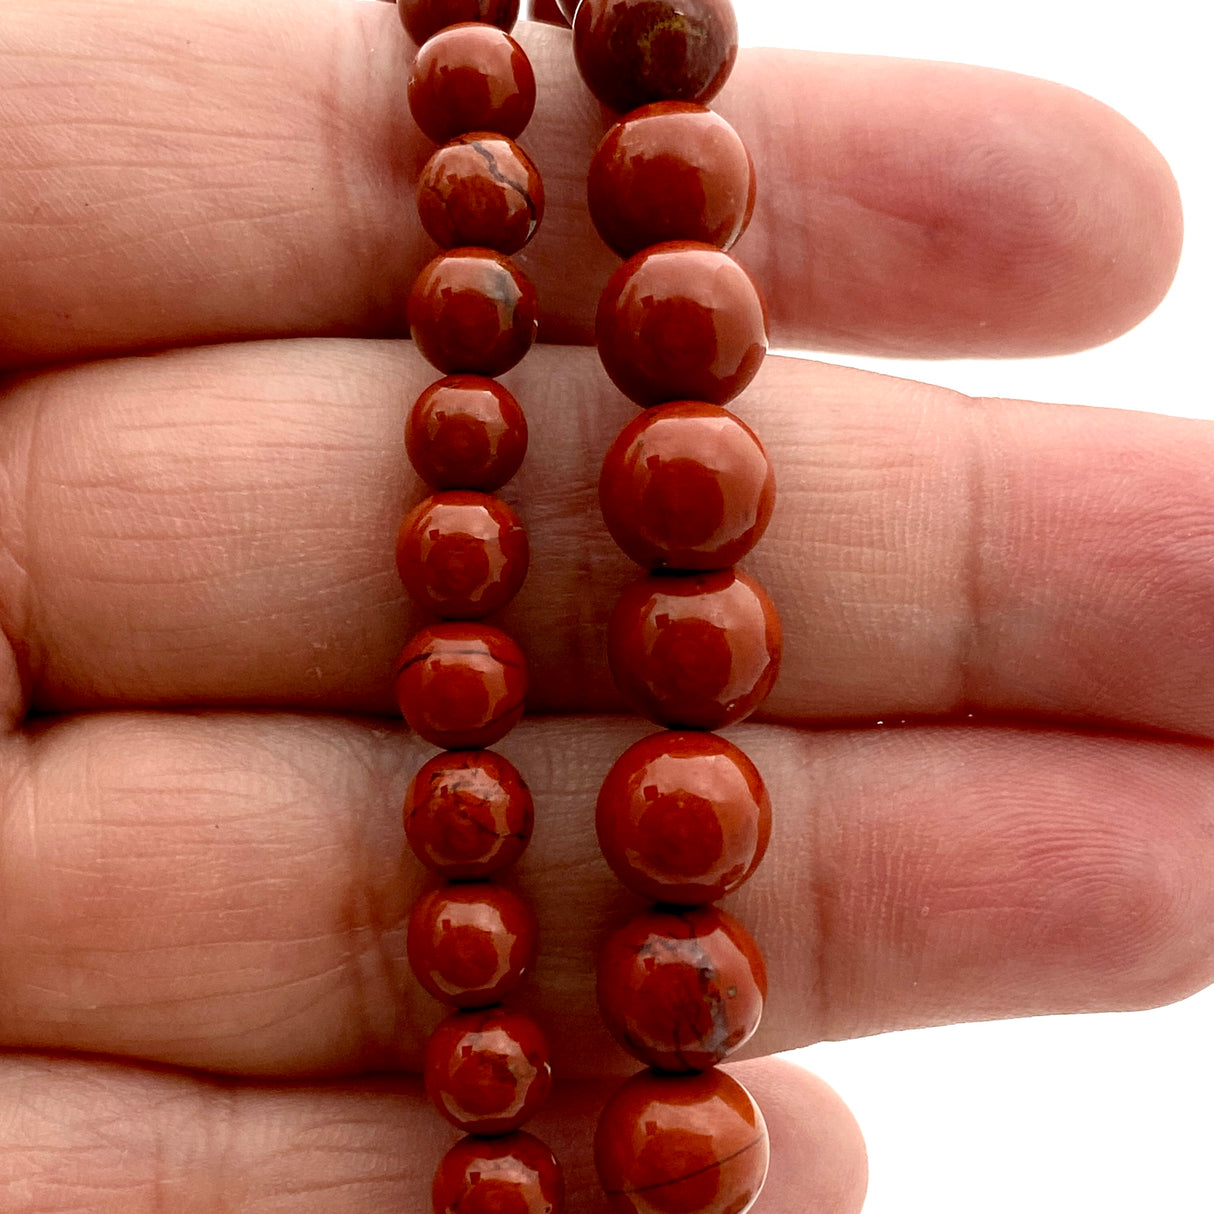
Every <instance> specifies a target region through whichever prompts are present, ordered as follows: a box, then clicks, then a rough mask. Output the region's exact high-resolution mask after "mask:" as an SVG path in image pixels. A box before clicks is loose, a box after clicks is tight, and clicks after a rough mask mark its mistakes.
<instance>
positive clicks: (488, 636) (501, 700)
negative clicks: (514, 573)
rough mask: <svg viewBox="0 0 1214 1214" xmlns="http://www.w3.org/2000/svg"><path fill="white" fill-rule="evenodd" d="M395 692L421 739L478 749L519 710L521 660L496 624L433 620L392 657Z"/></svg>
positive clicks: (502, 732) (523, 676) (523, 678)
mask: <svg viewBox="0 0 1214 1214" xmlns="http://www.w3.org/2000/svg"><path fill="white" fill-rule="evenodd" d="M395 691H396V700H397V703H398V704H399V705H400V710H401V714H402V715H403V716H404V718H405V720H406V721H407V722H408V724H409V728H410V729H412V730H413V732H414V733H416V734H417V735H418V736H419V737H422V738H424V739H425V740H426V741H427V742H429V743H431V744H432V745H434V746H441V747H443V748H444V749H446V750H481V749H483V748H484V747H486V746H492V745H493V743H494V742H497V741H499V740H500V739H501V738H504V737H505V736H506V734H508V733H509V732H510V731H511V730H512V729H513V728H514V727H515V725H517V724H518V721H519V718H520V717H521V716H522V715H523V702H524V700H525V699H526V695H527V663H526V659H525V658H524V657H523V651H522V650H521V649H519V647H518V645H516V644H515V643H514V641H513V640H511V638H510V637H509V636H507V635H506V633H504V632H503V631H502V630H501V629H500V628H493V627H491V626H490V625H488V624H431V625H430V626H429V627H428V628H422V629H421V630H420V631H419V632H418V633H417V634H416V635H415V636H414V637H413V638H412V639H411V640H410V641H409V643H408V644H407V645H406V646H405V647H404V649H403V650H402V651H401V653H400V656H399V657H398V658H397V659H396V667H395Z"/></svg>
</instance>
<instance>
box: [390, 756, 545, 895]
mask: <svg viewBox="0 0 1214 1214" xmlns="http://www.w3.org/2000/svg"><path fill="white" fill-rule="evenodd" d="M404 818H405V836H406V837H407V838H408V840H409V846H410V847H411V848H412V849H413V854H414V855H415V856H417V858H418V859H419V860H420V861H421V862H422V863H423V864H424V865H425V866H426V867H427V868H430V869H433V871H434V872H436V873H439V874H441V875H442V876H444V877H447V878H449V879H462V880H467V879H470V878H479V877H488V876H491V875H492V874H493V873H496V872H500V871H501V870H502V869H504V868H508V867H509V866H510V865H511V864H513V863H514V862H515V861H516V860H517V859H518V858H519V856H521V855H522V854H523V852H524V850H525V849H526V847H527V844H528V842H530V840H531V831H532V828H533V826H534V824H535V810H534V807H533V805H532V802H531V790H530V789H529V788H528V787H527V785H526V783H525V782H524V780H523V777H522V776H520V775H519V773H518V772H517V771H516V770H515V767H514V765H513V764H512V763H510V762H508V761H507V760H506V759H503V758H502V756H501V755H499V754H494V753H493V751H491V750H461V751H455V752H450V751H448V752H445V753H443V754H440V755H435V756H434V758H432V759H431V760H430V761H429V762H428V763H426V764H424V765H423V767H422V768H421V770H420V771H419V772H418V773H417V775H416V776H414V778H413V783H412V784H410V785H409V792H408V794H407V795H406V797H405V807H404Z"/></svg>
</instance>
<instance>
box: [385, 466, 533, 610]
mask: <svg viewBox="0 0 1214 1214" xmlns="http://www.w3.org/2000/svg"><path fill="white" fill-rule="evenodd" d="M530 557H531V550H530V547H529V546H528V543H527V531H526V529H525V528H524V527H523V524H522V523H521V522H520V521H519V518H518V515H517V514H515V513H514V511H513V510H511V509H510V507H509V506H507V505H506V503H505V502H503V501H502V499H501V498H500V497H493V496H492V495H491V494H488V493H475V492H472V491H469V490H467V489H452V490H448V491H447V492H445V493H436V494H434V495H433V496H432V497H428V498H425V499H424V500H423V501H421V502H419V503H418V504H417V505H416V506H414V508H413V509H412V510H410V511H409V513H408V514H406V515H405V517H404V520H403V522H402V523H401V525H400V531H399V533H398V535H397V537H396V568H397V572H398V573H399V574H400V580H401V583H402V584H403V585H404V587H405V589H406V590H407V591H408V593H409V597H410V598H412V599H413V601H414V602H415V603H417V605H418V606H419V607H422V608H424V609H425V610H426V611H429V612H432V613H433V614H434V615H436V616H438V617H439V618H440V619H444V620H479V619H483V618H484V617H485V616H487V615H492V614H493V613H494V612H495V611H500V610H501V609H502V608H503V607H504V606H505V605H506V604H507V603H508V602H510V600H511V599H512V598H514V596H515V595H516V594H517V593H518V592H519V588H520V587H521V586H522V584H523V582H524V580H525V579H526V577H527V565H528V562H529V561H530Z"/></svg>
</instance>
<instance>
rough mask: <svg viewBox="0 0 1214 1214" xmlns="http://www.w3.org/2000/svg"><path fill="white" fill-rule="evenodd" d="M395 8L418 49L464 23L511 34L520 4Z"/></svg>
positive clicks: (453, 0) (425, 1) (418, 0)
mask: <svg viewBox="0 0 1214 1214" xmlns="http://www.w3.org/2000/svg"><path fill="white" fill-rule="evenodd" d="M396 4H397V8H398V10H399V11H400V19H401V22H402V24H403V25H404V27H405V29H406V30H407V31H408V33H409V37H410V38H412V39H413V41H414V42H416V43H417V44H418V45H419V46H420V45H421V44H422V43H423V42H425V41H426V39H427V38H433V37H434V35H435V34H437V33H438V31H439V30H441V29H445V28H446V27H447V26H448V25H458V24H459V23H460V22H462V21H484V22H486V23H488V24H490V25H496V26H497V27H498V29H501V30H505V31H506V32H507V33H509V31H510V30H512V29H513V28H514V23H515V22H516V21H517V20H518V9H519V0H396Z"/></svg>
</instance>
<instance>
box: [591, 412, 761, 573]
mask: <svg viewBox="0 0 1214 1214" xmlns="http://www.w3.org/2000/svg"><path fill="white" fill-rule="evenodd" d="M775 502H776V478H775V475H774V473H773V472H772V470H771V462H770V461H769V460H768V458H767V453H766V452H765V451H764V450H763V444H762V443H760V442H759V440H758V438H757V437H756V436H755V433H754V431H753V430H751V428H750V427H749V426H747V425H746V423H745V422H743V421H741V420H740V419H739V418H737V417H735V416H734V415H733V414H732V413H727V412H726V411H725V410H724V409H722V408H720V407H719V406H717V405H707V404H703V403H701V402H698V401H677V402H675V403H673V404H669V405H659V406H657V407H656V408H653V409H647V410H646V411H645V412H644V413H641V414H640V415H639V416H637V417H635V418H634V419H633V420H632V421H631V422H630V423H629V424H628V425H627V426H625V427H624V429H623V430H622V431H621V432H620V434H619V435H618V436H617V437H616V440H615V441H614V442H613V443H612V444H611V447H610V448H609V449H608V451H607V455H606V457H605V458H604V460H603V470H602V474H601V476H600V477H599V503H600V505H601V506H602V510H603V521H604V522H605V523H606V524H607V530H608V531H610V532H611V535H612V538H613V539H614V540H615V542H616V543H617V544H619V546H620V547H621V548H622V549H623V550H624V551H625V552H626V553H627V554H628V555H629V556H630V557H632V559H633V560H634V561H636V562H637V564H639V565H643V566H644V567H645V568H646V569H660V568H668V569H728V568H729V566H730V565H734V564H737V562H738V561H740V560H741V559H742V557H744V556H745V555H746V554H747V553H748V552H749V551H750V550H751V549H752V548H753V547H754V546H755V544H757V543H758V542H759V539H760V537H761V536H762V535H763V532H764V531H766V529H767V524H768V522H769V521H770V520H771V513H772V510H773V509H774V507H775Z"/></svg>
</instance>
